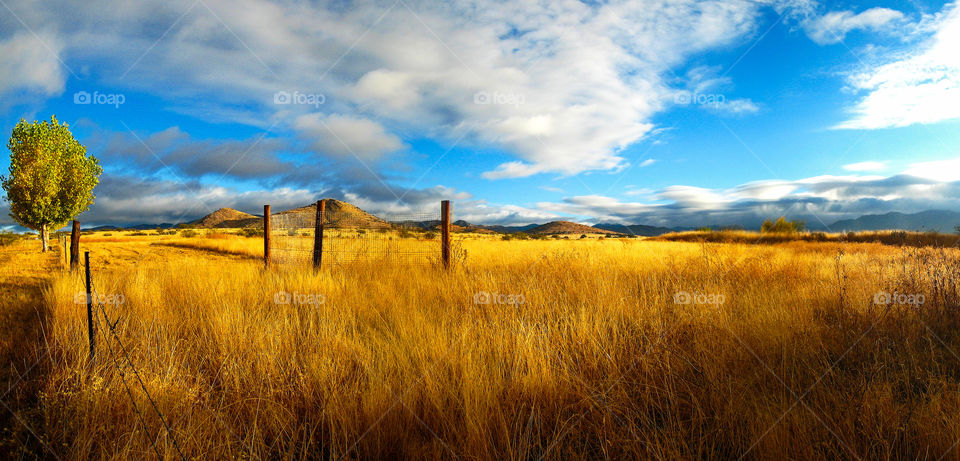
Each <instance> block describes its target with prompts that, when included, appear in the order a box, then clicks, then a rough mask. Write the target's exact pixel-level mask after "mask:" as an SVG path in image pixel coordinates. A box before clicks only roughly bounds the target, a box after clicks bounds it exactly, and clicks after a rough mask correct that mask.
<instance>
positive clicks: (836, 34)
mask: <svg viewBox="0 0 960 461" xmlns="http://www.w3.org/2000/svg"><path fill="white" fill-rule="evenodd" d="M902 19H903V13H901V12H899V11H896V10H891V9H889V8H870V9H869V10H866V11H863V12H861V13H859V14H855V13H853V12H852V11H833V12H830V13H827V14H825V15H823V16H821V17H819V18H816V19H813V20H811V21H809V22H807V23H806V25H805V27H804V28H805V29H806V31H807V35H808V36H809V37H810V38H811V39H812V40H813V41H815V42H817V43H819V44H821V45H827V44H831V43H839V42H841V41H843V39H844V38H845V37H846V35H847V34H848V33H849V32H851V31H854V30H880V29H882V28H884V27H886V26H888V25H889V24H890V23H892V22H896V21H899V20H902Z"/></svg>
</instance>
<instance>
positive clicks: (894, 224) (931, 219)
mask: <svg viewBox="0 0 960 461" xmlns="http://www.w3.org/2000/svg"><path fill="white" fill-rule="evenodd" d="M324 202H325V203H326V214H325V221H326V224H327V225H330V226H335V227H345V228H388V227H397V226H399V227H407V228H420V229H427V230H438V229H439V228H440V221H439V220H427V221H387V220H384V219H381V218H379V217H377V216H374V215H373V214H370V213H367V212H366V211H364V210H362V209H360V208H359V207H357V206H355V205H352V204H350V203H347V202H343V201H340V200H336V199H324ZM315 216H316V208H315V206H314V205H313V204H310V205H306V206H303V207H299V208H294V209H292V210H286V211H279V212H275V213H273V214H272V217H273V218H272V219H273V220H274V222H276V223H277V224H278V225H288V224H293V223H310V225H312V223H313V220H314V218H315ZM262 219H263V217H262V216H258V215H253V214H250V213H244V212H242V211H238V210H234V209H232V208H221V209H219V210H217V211H214V212H213V213H210V214H208V215H206V216H204V217H202V218H200V219H197V220H194V221H190V222H187V223H183V224H173V223H163V224H138V225H135V226H125V227H122V228H123V229H139V230H143V229H158V228H162V229H168V228H172V227H177V226H178V225H184V224H185V225H188V226H190V227H201V228H246V227H256V226H259V225H260V224H261V220H262ZM957 226H960V212H956V211H947V210H929V211H922V212H919V213H912V214H906V213H898V212H891V213H886V214H876V215H864V216H861V217H859V218H856V219H844V220H840V221H837V222H835V223H833V224H831V225H829V230H831V231H833V232H848V231H875V230H910V231H937V232H943V233H951V232H954V231H955V230H956V227H957ZM451 227H452V230H453V231H456V232H478V233H500V234H514V233H519V232H523V233H527V234H531V235H569V234H577V235H579V234H603V235H626V236H637V237H654V236H658V235H663V234H667V233H670V232H677V231H682V230H689V229H688V228H669V227H659V226H647V225H643V224H628V225H627V224H615V223H600V224H595V225H593V226H588V225H585V224H578V223H574V222H569V221H551V222H548V223H545V224H527V225H524V226H503V225H484V224H472V223H469V222H467V221H464V220H458V221H454V222H453V223H452V226H451ZM820 227H823V226H819V227H818V228H817V229H816V230H820ZM120 228H121V227H120V226H98V227H94V228H92V230H115V229H120Z"/></svg>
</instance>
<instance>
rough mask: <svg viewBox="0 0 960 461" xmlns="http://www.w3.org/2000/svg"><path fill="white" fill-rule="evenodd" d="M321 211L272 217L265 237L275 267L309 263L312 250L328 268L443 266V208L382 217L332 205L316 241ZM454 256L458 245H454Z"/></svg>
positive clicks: (312, 209)
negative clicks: (351, 211) (347, 211)
mask: <svg viewBox="0 0 960 461" xmlns="http://www.w3.org/2000/svg"><path fill="white" fill-rule="evenodd" d="M317 214H318V213H317V208H316V207H314V206H309V207H303V208H299V209H295V210H290V211H284V212H280V213H276V214H271V215H270V230H269V232H268V235H267V236H265V237H266V241H267V242H268V246H269V250H270V251H269V252H270V260H269V261H268V264H271V265H276V266H281V267H282V266H301V265H306V264H311V263H312V262H313V260H314V254H315V253H314V249H315V248H317V247H320V248H322V250H321V252H320V254H321V258H322V261H323V265H324V266H328V265H332V266H338V265H345V264H352V263H358V262H372V263H384V264H386V263H401V264H425V265H430V264H440V263H442V246H443V241H442V238H441V237H442V219H441V218H442V216H441V210H440V209H436V210H421V211H417V212H408V213H395V214H379V215H378V216H376V217H375V216H373V215H369V214H366V213H362V214H360V213H346V212H344V211H343V210H342V209H337V208H335V207H333V206H330V205H328V206H327V207H326V211H325V213H324V218H323V221H322V223H323V226H322V230H321V233H322V234H321V235H322V241H318V239H317V238H316V237H317V234H316V232H317V227H316V223H317ZM453 246H455V248H454V249H453V251H454V252H456V251H458V249H459V246H457V245H455V244H454V245H453Z"/></svg>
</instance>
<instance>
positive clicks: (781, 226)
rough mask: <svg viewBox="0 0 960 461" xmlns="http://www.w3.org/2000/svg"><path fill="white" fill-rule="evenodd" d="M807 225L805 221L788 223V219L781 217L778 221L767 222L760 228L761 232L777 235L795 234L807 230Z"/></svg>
mask: <svg viewBox="0 0 960 461" xmlns="http://www.w3.org/2000/svg"><path fill="white" fill-rule="evenodd" d="M806 227H807V223H805V222H803V221H787V218H786V217H784V216H781V217H779V218H777V220H776V221H771V220H769V219H768V220H766V221H764V222H763V224H762V225H761V226H760V232H763V233H776V234H794V233H797V232H801V231H803V230H804V229H806Z"/></svg>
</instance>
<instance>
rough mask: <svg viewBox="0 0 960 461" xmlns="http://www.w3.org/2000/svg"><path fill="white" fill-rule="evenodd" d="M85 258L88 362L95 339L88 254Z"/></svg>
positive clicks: (86, 253)
mask: <svg viewBox="0 0 960 461" xmlns="http://www.w3.org/2000/svg"><path fill="white" fill-rule="evenodd" d="M83 256H84V258H86V263H85V266H86V269H87V338H88V339H89V340H90V360H91V361H92V360H93V351H94V347H95V346H96V337H95V336H94V335H93V290H92V288H91V286H90V252H89V251H85V252H84V253H83Z"/></svg>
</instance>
